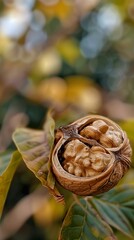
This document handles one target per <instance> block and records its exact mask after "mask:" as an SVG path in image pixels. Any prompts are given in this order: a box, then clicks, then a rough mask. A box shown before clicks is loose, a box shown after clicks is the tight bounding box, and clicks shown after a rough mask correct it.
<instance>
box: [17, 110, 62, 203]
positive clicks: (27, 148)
mask: <svg viewBox="0 0 134 240" xmlns="http://www.w3.org/2000/svg"><path fill="white" fill-rule="evenodd" d="M54 126H55V124H54V120H53V119H52V117H51V115H50V113H49V114H48V116H47V119H46V124H45V130H44V131H39V130H32V129H28V128H18V129H16V131H15V132H14V134H13V140H14V142H15V145H16V147H17V148H18V151H19V152H20V153H21V155H22V159H23V160H24V162H25V164H26V166H27V167H28V168H29V169H30V170H31V171H32V172H33V173H34V174H35V176H36V177H37V178H38V179H39V180H40V181H41V183H42V185H43V186H45V187H48V188H49V191H50V193H51V194H52V195H53V196H54V197H55V198H56V199H57V200H59V201H62V200H63V196H61V194H60V193H59V191H58V189H57V188H56V186H55V178H54V177H53V174H52V172H51V162H50V151H51V147H52V144H53V138H54V133H53V131H54Z"/></svg>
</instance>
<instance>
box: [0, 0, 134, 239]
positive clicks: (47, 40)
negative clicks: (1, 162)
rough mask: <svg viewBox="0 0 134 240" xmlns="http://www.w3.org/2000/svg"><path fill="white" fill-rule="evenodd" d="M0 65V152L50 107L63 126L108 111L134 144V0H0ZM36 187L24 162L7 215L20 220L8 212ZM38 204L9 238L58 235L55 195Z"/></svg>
mask: <svg viewBox="0 0 134 240" xmlns="http://www.w3.org/2000/svg"><path fill="white" fill-rule="evenodd" d="M0 65H1V66H0V152H6V151H9V152H10V151H13V150H14V149H15V147H14V145H13V143H12V140H11V136H12V132H13V131H14V129H15V128H17V127H30V128H35V129H41V128H42V127H43V124H44V120H45V116H46V112H47V110H48V109H49V108H51V109H53V111H54V117H55V120H56V126H57V127H58V126H60V125H64V124H66V123H69V122H71V121H73V120H75V119H77V118H79V117H82V116H85V115H86V114H91V113H95V114H103V115H105V116H107V117H110V118H112V119H113V120H115V121H117V122H119V123H121V124H122V126H124V128H127V130H128V131H129V133H130V138H131V140H132V144H133V145H134V143H133V141H134V140H133V139H134V135H133V133H134V127H133V120H132V119H133V118H134V1H133V0H124V1H122V0H113V1H112V0H109V1H99V0H85V1H81V0H74V1H72V0H38V1H36V0H3V1H0ZM129 119H131V120H130V122H128V121H129ZM133 174H134V172H133V169H131V170H130V171H129V174H128V175H127V177H126V178H125V180H123V181H124V182H126V181H129V182H133ZM38 185H39V183H38V181H37V180H36V179H35V178H34V176H33V174H32V173H30V171H29V170H27V169H26V167H25V165H24V164H23V163H22V164H21V165H20V166H19V168H18V170H17V172H16V174H15V177H14V180H13V183H12V185H11V189H10V191H9V194H8V198H7V201H6V205H5V210H4V214H3V216H4V217H6V216H7V218H8V217H9V219H10V220H12V219H13V222H17V221H19V218H21V214H22V212H25V211H26V210H25V211H24V209H23V208H21V207H20V208H19V211H18V212H17V213H18V214H17V215H11V216H10V215H9V216H8V213H10V212H11V210H12V208H14V207H15V206H16V203H17V204H18V203H19V201H22V199H24V201H25V200H27V197H28V196H30V197H31V196H32V197H33V198H30V197H29V199H31V201H34V202H38V201H36V197H37V195H38V192H37V194H35V196H34V195H31V194H32V192H33V191H35V192H36V188H37V186H38ZM39 195H41V196H42V193H39ZM29 199H28V201H29V202H28V203H27V202H26V203H27V204H26V206H28V205H29V206H30V200H29ZM32 199H34V200H32ZM23 203H24V202H23ZM40 204H42V203H40V200H39V203H38V204H37V205H38V207H35V208H37V210H33V212H32V211H31V214H29V217H27V218H26V220H27V219H28V220H27V221H26V220H25V221H24V222H23V221H22V222H23V223H22V222H21V224H20V226H19V227H18V229H17V230H16V228H15V226H9V224H8V223H9V222H10V221H9V220H7V225H5V226H6V228H7V229H8V231H9V232H10V233H11V234H10V235H11V236H10V237H9V238H8V239H11V240H21V239H25V240H42V239H46V240H56V239H57V237H56V236H57V235H56V234H57V233H58V231H59V226H60V224H61V222H62V219H63V216H64V213H65V209H64V207H63V206H59V205H57V204H56V202H55V201H54V200H52V199H46V198H45V200H44V201H43V205H40ZM39 205H40V206H41V208H40V207H39ZM24 206H25V205H24ZM26 209H27V208H26ZM31 215H34V217H31ZM4 217H3V218H4ZM6 228H5V229H6ZM14 229H15V230H14ZM52 229H53V230H52ZM119 237H120V238H121V239H123V237H122V236H121V235H119ZM124 239H129V238H124Z"/></svg>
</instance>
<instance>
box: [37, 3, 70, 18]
mask: <svg viewBox="0 0 134 240" xmlns="http://www.w3.org/2000/svg"><path fill="white" fill-rule="evenodd" d="M39 7H41V10H42V11H43V12H44V13H45V15H46V16H47V17H49V18H52V17H58V18H59V19H60V20H65V19H66V18H67V17H69V16H70V14H71V12H72V4H71V2H70V4H69V2H67V1H65V0H58V1H55V2H54V3H51V1H50V2H49V1H48V0H46V1H44V4H39Z"/></svg>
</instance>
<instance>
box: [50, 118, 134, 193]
mask: <svg viewBox="0 0 134 240" xmlns="http://www.w3.org/2000/svg"><path fill="white" fill-rule="evenodd" d="M131 154H132V150H131V147H130V144H129V140H128V138H127V135H126V133H125V132H124V131H123V130H122V129H121V128H120V127H119V126H118V125H117V124H116V123H114V122H113V121H111V120H110V119H108V118H106V117H102V116H99V115H89V116H86V117H84V118H81V119H79V120H77V121H75V122H73V123H72V124H70V125H68V126H65V127H60V128H59V129H58V130H57V131H56V134H55V143H54V148H53V151H52V155H51V161H52V169H53V172H54V174H55V177H56V179H57V181H58V182H59V183H60V184H61V185H62V186H63V187H64V188H65V189H68V190H70V191H71V192H73V193H75V194H77V195H81V196H86V195H97V194H100V193H103V192H106V191H108V190H110V189H111V188H113V187H114V186H115V185H116V184H117V183H118V182H119V180H120V179H121V178H122V177H123V176H124V174H125V173H126V172H127V170H128V169H129V167H130V163H131Z"/></svg>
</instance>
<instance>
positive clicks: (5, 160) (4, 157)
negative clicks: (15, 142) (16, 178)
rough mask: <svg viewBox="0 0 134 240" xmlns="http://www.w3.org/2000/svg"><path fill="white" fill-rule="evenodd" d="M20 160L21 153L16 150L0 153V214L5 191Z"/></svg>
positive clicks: (5, 195) (5, 194) (6, 191)
mask: <svg viewBox="0 0 134 240" xmlns="http://www.w3.org/2000/svg"><path fill="white" fill-rule="evenodd" d="M20 160H21V155H20V153H19V152H18V151H16V152H14V153H13V154H12V153H1V154H0V216H1V214H2V211H3V207H4V203H5V200H6V197H7V193H8V190H9V187H10V184H11V181H12V178H13V175H14V173H15V171H16V168H17V166H18V165H19V162H20Z"/></svg>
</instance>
